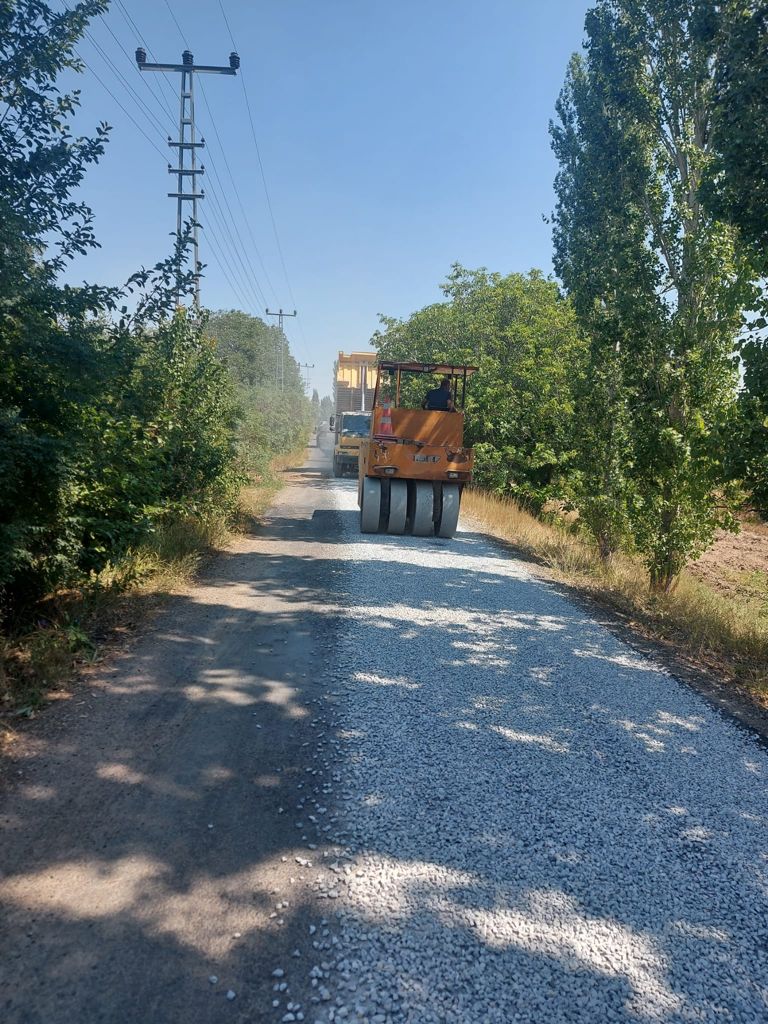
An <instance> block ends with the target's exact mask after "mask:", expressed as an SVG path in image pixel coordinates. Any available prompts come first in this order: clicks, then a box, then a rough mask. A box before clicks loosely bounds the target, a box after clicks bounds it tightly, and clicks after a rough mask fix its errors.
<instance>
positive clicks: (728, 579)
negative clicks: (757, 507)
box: [689, 523, 768, 613]
mask: <svg viewBox="0 0 768 1024" xmlns="http://www.w3.org/2000/svg"><path fill="white" fill-rule="evenodd" d="M689 572H690V573H691V575H692V576H695V577H696V578H697V579H699V580H701V581H702V582H703V583H706V584H707V586H710V587H712V588H713V589H715V590H717V591H719V592H720V593H722V594H727V595H729V596H731V597H741V598H747V599H751V600H755V599H758V600H760V599H762V600H763V601H764V602H765V610H766V612H767V613H768V527H766V525H765V524H763V523H745V524H744V525H743V526H742V529H741V532H740V533H735V534H734V533H726V532H725V531H724V530H721V531H720V532H719V533H718V535H717V538H716V539H715V543H714V544H713V545H712V547H711V548H710V549H709V551H707V552H705V553H704V554H703V555H702V556H701V558H700V559H699V560H698V561H697V562H693V563H692V564H691V565H690V566H689Z"/></svg>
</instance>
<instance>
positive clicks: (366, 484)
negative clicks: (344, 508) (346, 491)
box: [360, 476, 381, 533]
mask: <svg viewBox="0 0 768 1024" xmlns="http://www.w3.org/2000/svg"><path fill="white" fill-rule="evenodd" d="M361 497H362V501H361V503H360V532H361V533H377V532H378V529H379V516H380V515H381V480H374V479H372V478H371V477H369V476H365V477H363V489H362V496H361Z"/></svg>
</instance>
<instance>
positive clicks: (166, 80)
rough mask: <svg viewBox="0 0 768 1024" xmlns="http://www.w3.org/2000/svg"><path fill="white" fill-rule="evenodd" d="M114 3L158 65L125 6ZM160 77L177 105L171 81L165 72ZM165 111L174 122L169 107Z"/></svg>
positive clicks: (121, 3) (120, 0)
mask: <svg viewBox="0 0 768 1024" xmlns="http://www.w3.org/2000/svg"><path fill="white" fill-rule="evenodd" d="M115 2H116V3H117V6H118V7H119V8H120V13H121V14H122V16H123V20H124V21H125V23H126V24H127V25H128V27H129V28H132V29H133V32H134V34H135V36H136V40H137V42H139V43H141V45H142V46H144V47H145V49H146V51H147V53H148V54H149V56H150V57H151V58H152V60H153V61H155V63H159V61H158V60H157V57H155V55H154V53H153V52H152V49H151V47H150V46H149V45H148V44H147V42H146V40H145V38H144V36H143V35H142V33H141V31H140V30H139V26H138V25H137V24H136V22H135V21H134V20H133V18H132V17H131V15H130V12H129V11H127V10H126V9H125V4H124V3H123V0H115ZM160 77H161V81H163V82H164V83H165V84H166V85H167V86H168V88H169V89H170V91H171V96H172V98H173V103H174V105H175V104H176V103H177V101H178V96H177V95H176V90H175V89H174V87H173V83H172V82H171V79H170V78H169V76H168V75H167V74H166V73H165V72H163V73H162V75H161V76H160ZM145 81H146V79H145ZM167 109H168V110H169V111H170V114H171V120H172V121H173V120H175V117H176V115H175V114H174V113H173V110H172V109H171V108H170V107H168V108H167Z"/></svg>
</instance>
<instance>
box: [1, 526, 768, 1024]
mask: <svg viewBox="0 0 768 1024" xmlns="http://www.w3.org/2000/svg"><path fill="white" fill-rule="evenodd" d="M354 516H355V513H354V512H343V513H334V512H331V513H328V514H325V513H323V514H318V513H316V514H315V515H314V517H313V518H310V519H304V520H300V521H298V522H297V520H295V519H291V520H287V519H284V518H283V517H280V516H271V517H270V518H269V519H268V521H267V523H266V524H265V526H264V527H263V528H262V529H261V530H260V532H259V537H260V538H263V539H265V540H269V539H273V540H274V541H275V542H276V545H277V544H279V545H280V552H279V553H278V552H277V551H276V553H274V554H266V555H265V554H264V553H262V552H260V553H258V554H254V553H253V552H252V551H250V550H244V551H235V552H231V553H226V554H224V555H223V556H222V557H221V558H219V559H218V560H217V561H216V563H215V564H214V565H213V566H212V567H211V570H210V572H209V575H208V577H207V578H206V580H205V581H204V587H203V588H202V589H200V590H196V591H193V592H192V593H191V594H189V595H186V596H180V597H177V598H174V599H173V601H172V603H171V604H170V605H169V606H168V608H166V609H165V610H164V611H163V612H162V613H161V614H160V616H159V617H158V619H157V621H156V628H155V629H154V631H153V633H152V635H151V636H147V637H144V638H142V639H140V640H138V641H137V642H136V644H135V645H133V646H132V648H131V649H130V650H129V651H128V652H127V653H126V654H125V655H124V656H123V657H121V658H120V659H118V661H117V662H115V664H114V665H112V666H111V668H110V669H109V671H108V672H107V673H105V674H104V676H103V677H102V678H101V679H100V680H97V681H95V683H94V685H93V687H92V688H91V689H90V690H89V691H85V692H83V693H81V694H79V695H78V696H77V698H76V700H82V701H84V703H83V704H76V703H75V702H71V703H70V706H69V707H68V708H67V709H66V710H65V711H63V712H62V713H61V714H60V715H59V716H58V718H57V721H56V722H55V723H52V724H48V723H47V724H46V726H45V728H44V729H41V730H40V734H39V736H38V737H37V738H35V737H34V736H33V737H32V740H33V742H32V746H31V749H30V756H29V759H28V760H27V761H25V762H22V763H21V764H20V766H19V770H20V771H22V772H23V775H21V776H19V777H18V779H17V781H16V783H15V784H14V786H13V788H12V789H11V791H9V792H8V793H7V794H6V797H5V800H4V809H3V824H4V832H5V841H4V847H3V854H2V871H3V875H2V881H1V882H0V894H2V902H3V910H4V915H3V924H2V926H0V927H2V929H3V945H4V949H5V950H6V954H5V956H4V966H3V968H2V970H3V973H4V975H5V978H4V985H3V990H4V993H5V994H4V995H3V996H2V997H0V1006H4V1009H5V1015H4V1019H5V1020H7V1021H9V1022H16V1021H19V1022H21V1021H35V1022H37V1021H45V1022H46V1024H47V1022H48V1021H56V1022H57V1024H58V1022H59V1021H62V1022H66V1021H69V1020H76V1019H79V1020H87V1021H91V1020H93V1021H102V1020H103V1021H115V1022H118V1021H120V1022H133V1021H136V1022H137V1024H138V1022H139V1021H141V1022H145V1021H177V1020H182V1019H191V1020H194V1021H196V1022H198V1021H200V1022H207V1021H209V1020H210V1021H213V1020H217V1021H218V1020H219V1019H220V1017H221V1014H222V1013H223V1012H226V1013H227V1015H228V1017H227V1019H231V1020H237V1021H253V1020H272V1019H275V1020H279V1019H280V1018H281V1016H282V1013H283V1009H282V1008H281V1009H280V1013H279V1014H278V1012H277V1010H275V1011H274V1016H273V1015H272V1011H271V1009H270V1004H271V999H272V998H273V997H274V993H273V992H272V986H273V984H274V979H273V978H272V977H271V971H272V969H273V968H274V967H276V966H281V967H283V968H285V969H286V970H287V971H288V972H289V974H290V975H291V979H292V984H293V988H292V991H294V992H296V993H297V995H298V993H301V996H300V998H301V1000H302V1002H304V1001H305V1000H306V998H307V995H308V993H309V992H310V989H309V987H308V981H307V972H308V970H309V967H310V966H312V964H313V963H315V962H316V961H318V960H320V959H322V958H323V957H325V956H329V957H330V956H331V955H332V951H330V952H317V951H315V950H314V949H313V947H312V944H311V940H310V938H309V933H308V931H307V924H308V922H309V921H314V922H318V923H319V921H320V918H321V915H322V914H323V913H325V914H326V916H327V917H329V918H331V914H330V913H329V911H328V909H327V908H328V907H331V906H332V907H333V909H334V910H335V909H336V906H342V907H344V909H345V912H346V913H347V914H348V915H349V916H348V922H347V923H348V926H349V928H350V929H351V932H350V934H351V935H352V937H353V939H354V938H355V937H359V942H360V944H361V949H366V950H368V951H370V950H371V949H375V950H376V951H377V953H378V954H379V959H380V963H381V964H382V965H384V966H382V967H381V974H382V977H381V979H380V982H379V988H380V989H381V991H382V992H384V993H385V996H384V997H383V998H384V1000H385V1002H386V1001H387V1000H388V1001H389V1002H390V1003H391V1004H392V1006H393V1007H395V1008H396V1007H397V1006H398V1005H401V1006H403V1005H405V1006H416V1005H421V1006H422V1007H423V1010H422V1012H420V1013H419V1014H415V1011H413V1012H414V1015H413V1016H411V1017H406V1019H410V1020H413V1021H414V1022H415V1021H416V1020H418V1022H419V1024H423V1022H425V1021H427V1020H435V1021H443V1020H450V1019H454V1020H461V1021H467V1022H469V1021H472V1022H473V1024H474V1022H475V1021H476V1020H482V1019H484V1018H483V1014H485V1015H486V1016H487V1017H488V1019H489V1020H494V1021H496V1020H498V1021H502V1020H503V1021H506V1020H507V1019H508V1016H506V1014H507V1012H508V1008H509V1006H510V1005H515V1006H516V1007H517V1008H518V1009H519V1012H520V1014H521V1019H523V1020H531V1021H533V1020H536V1021H538V1020H548V1021H549V1020H560V1019H563V1020H565V1019H571V1018H569V1017H567V1015H565V1016H564V1015H563V1014H564V1013H565V1010H566V1009H567V1010H568V1012H570V1009H571V1008H568V1007H565V1008H563V1007H562V1006H561V1005H560V1004H559V1003H558V1002H557V999H558V993H559V992H561V991H568V992H576V993H577V994H578V998H581V997H582V995H583V999H584V1000H585V1001H584V1004H583V1006H581V1005H578V1000H577V1005H576V1010H577V1016H576V1019H582V1020H593V1019H594V1020H603V1019H606V1020H607V1019H615V1020H626V1021H630V1020H632V1021H636V1020H637V1019H641V1020H642V1019H643V1018H648V1019H655V1020H658V1019H661V1020H669V1021H673V1020H682V1019H707V1014H710V1015H711V1012H713V1008H714V1007H715V1006H716V1005H719V1004H718V1000H719V1001H720V1004H722V1005H723V1006H724V1007H725V1008H726V1009H727V1011H728V1012H731V1013H732V1014H735V1015H736V1016H735V1019H739V1018H738V1013H739V1012H740V1009H739V1008H740V1007H747V1008H749V1012H753V1011H755V1010H756V1009H757V1008H759V1007H760V1006H761V1005H763V1004H762V1003H761V999H762V998H763V997H762V996H761V994H760V992H759V991H758V989H757V988H756V986H755V974H754V969H755V965H756V964H760V963H762V962H763V957H764V951H763V952H761V946H760V943H761V941H762V939H761V935H762V934H763V929H764V914H765V910H766V888H765V879H764V877H762V876H761V875H760V873H759V868H760V857H761V856H762V857H763V858H764V860H763V862H762V868H763V870H764V866H765V858H766V857H768V844H766V841H765V825H766V822H767V821H768V802H767V801H766V795H765V764H764V759H763V758H762V755H761V754H760V752H759V751H757V750H756V749H754V748H753V747H752V746H751V745H750V743H749V742H748V740H747V739H745V738H744V737H741V736H740V735H739V734H737V733H736V732H735V731H734V732H733V737H732V738H733V744H732V749H733V751H734V752H736V756H734V760H733V762H732V764H730V765H729V771H728V774H727V776H724V775H723V771H722V762H718V761H716V760H714V759H711V758H710V750H711V748H712V747H713V745H714V746H716V745H717V744H719V743H720V742H721V737H720V733H721V731H722V728H723V726H722V723H721V722H720V721H719V720H718V719H717V718H716V716H714V715H713V714H712V713H711V712H709V711H708V709H706V708H705V707H704V706H703V705H702V704H701V703H700V702H699V701H698V700H697V699H696V698H695V697H694V696H693V695H691V694H685V693H681V691H679V690H678V689H677V686H676V684H675V683H674V681H673V680H671V679H670V678H669V677H667V676H665V675H664V674H663V673H661V672H660V671H658V670H657V669H656V668H654V667H653V666H652V665H650V664H649V663H647V662H645V661H642V660H640V659H638V658H636V657H635V656H633V655H632V653H631V652H630V651H629V650H628V649H627V648H626V647H624V646H623V645H622V644H620V643H619V642H618V641H617V640H616V639H615V638H613V637H611V636H610V634H608V633H607V632H606V631H605V630H603V629H601V628H600V627H599V626H597V625H596V624H595V623H594V622H592V621H591V620H590V619H589V618H588V616H587V615H586V614H585V613H584V612H583V611H582V610H580V609H579V608H577V607H576V606H574V605H572V604H569V603H568V602H567V601H565V600H564V599H563V598H562V597H561V596H560V595H559V594H558V593H557V590H556V588H553V587H552V586H551V585H548V584H546V583H543V582H542V581H540V580H532V579H531V578H530V577H529V576H528V574H527V572H526V571H525V569H524V567H522V566H519V565H515V564H514V563H511V562H510V561H509V559H507V558H505V557H503V556H502V555H501V554H499V553H494V552H493V550H491V549H489V546H488V544H487V541H486V540H485V539H484V538H483V537H482V536H481V535H477V534H463V535H460V537H459V538H458V543H457V544H456V545H453V546H449V545H448V544H446V543H445V542H442V541H437V540H431V539H430V540H420V539H417V538H381V537H375V538H359V539H355V541H354V543H353V544H350V541H349V537H350V536H354V534H353V533H352V531H351V529H350V525H351V520H352V517H354ZM338 545H341V546H345V547H346V549H347V550H345V551H340V552H338V554H336V553H335V548H336V547H337V546H338ZM443 551H444V552H445V560H444V562H443V563H438V564H435V553H436V552H437V553H442V552H443ZM393 666H397V671H393ZM681 709H682V710H681ZM81 715H82V716H83V717H80V716H81ZM107 723H108V724H109V727H108V728H106V724H107ZM402 750H407V751H408V752H409V755H410V757H409V760H408V761H407V762H400V761H398V757H399V754H398V751H402ZM447 752H450V764H449V765H446V753H447ZM692 765H693V766H695V767H694V768H692V767H691V766H692ZM459 771H461V772H462V777H461V785H460V786H459V785H455V784H454V782H455V774H456V773H457V772H459ZM312 772H317V774H316V775H313V774H312ZM334 773H336V774H337V778H336V779H334ZM638 780H642V783H641V784H639V782H638ZM353 781H354V785H352V783H353ZM324 785H325V786H332V787H333V792H332V793H331V792H328V793H327V795H324V796H323V797H322V799H323V801H324V802H325V804H327V814H326V815H324V816H323V815H316V817H317V818H318V820H317V822H316V823H310V822H309V821H308V820H307V816H306V814H305V813H304V811H303V810H302V809H299V808H297V807H296V804H297V800H300V796H299V794H300V793H301V792H307V791H311V790H312V789H313V788H314V789H316V790H317V794H315V795H316V796H317V795H318V794H320V793H323V786H324ZM300 786H301V789H299V787H300ZM347 790H349V791H350V793H351V794H352V795H351V796H350V797H349V798H348V800H347V802H348V804H349V806H348V807H347V808H346V810H345V808H344V807H343V806H342V804H343V803H344V798H343V797H342V796H341V793H342V791H347ZM280 808H283V811H282V813H281V812H280ZM404 808H407V809H409V811H408V815H405V814H404ZM335 813H338V814H339V816H340V818H339V822H338V823H336V824H331V819H332V818H333V815H334V814H335ZM347 817H348V818H349V821H351V822H352V826H351V828H352V833H351V835H348V836H347V835H342V836H340V837H339V838H340V839H341V841H342V842H346V841H349V842H350V843H351V844H352V845H353V847H354V848H355V849H356V850H357V851H358V857H359V859H360V862H361V864H362V865H363V870H364V874H365V875H366V878H368V879H369V878H371V877H373V876H377V877H380V878H386V879H388V885H389V888H390V902H389V909H384V910H382V909H381V906H382V905H381V904H380V903H379V904H375V903H374V902H372V901H370V900H369V899H368V896H369V895H370V893H369V891H368V890H367V889H366V884H367V882H366V878H363V879H362V880H360V881H359V882H355V881H351V882H350V884H349V886H348V890H347V892H346V896H345V897H344V898H342V899H340V900H339V902H338V904H336V903H333V904H332V903H331V902H330V901H323V900H319V899H317V897H316V895H314V894H312V893H311V892H309V891H308V890H307V889H306V888H305V887H303V886H302V885H300V884H297V885H296V887H295V890H293V891H295V893H297V894H298V896H297V897H294V895H293V893H292V891H291V889H290V886H288V888H287V889H286V886H285V879H284V875H285V870H286V869H285V868H284V867H283V866H282V865H284V864H285V861H283V860H282V858H283V857H286V858H289V859H290V860H293V859H294V858H295V856H296V855H297V852H303V853H304V854H305V855H306V856H313V857H316V858H317V857H320V856H321V855H322V851H323V849H324V848H329V847H330V846H331V838H335V837H336V835H337V832H338V829H340V828H341V829H343V828H345V827H346V822H347ZM298 821H301V828H297V822H298ZM712 821H717V822H719V823H720V824H721V825H722V824H723V822H727V823H730V827H729V828H727V829H722V830H721V831H720V832H715V833H713V832H712V830H711V828H710V827H709V825H710V822H712ZM326 822H328V824H329V825H330V828H329V831H328V832H326V831H324V830H325V829H326ZM303 837H306V838H303ZM309 843H313V844H314V845H316V846H317V847H318V850H317V851H315V852H313V853H307V850H308V844H309ZM736 851H738V856H737V854H736ZM740 858H743V859H740ZM295 873H296V877H297V879H298V876H299V875H300V874H302V873H304V874H307V873H309V872H307V871H303V869H302V868H301V867H300V866H297V867H296V871H295ZM729 876H730V877H735V878H736V879H737V880H738V883H737V885H736V886H735V890H736V891H737V892H740V893H741V894H742V895H741V896H740V897H739V898H737V899H734V888H728V889H722V887H719V886H718V883H717V880H718V879H721V878H723V877H729ZM273 890H276V891H273ZM703 893H705V894H706V899H703V898H702V894H703ZM283 899H286V900H287V901H288V904H289V905H288V906H286V907H281V908H280V910H279V911H276V910H275V909H274V908H275V907H276V905H277V903H278V902H283ZM385 906H386V905H385ZM702 907H706V908H707V910H706V914H704V913H702ZM275 913H277V914H279V917H276V918H271V917H270V916H269V915H270V914H275ZM279 919H282V920H283V922H284V923H283V924H282V925H278V924H277V921H278V920H279ZM761 922H762V923H761ZM423 942H433V943H434V944H435V955H434V957H433V961H432V962H433V970H431V971H428V972H427V973H426V974H424V973H423V967H419V966H417V961H413V966H409V960H408V956H407V954H408V953H409V951H412V950H413V949H414V948H416V947H418V946H419V944H420V943H423ZM294 949H298V951H299V952H300V954H301V956H300V957H299V958H292V953H293V950H294ZM611 956H613V957H614V959H613V960H611ZM418 963H421V961H418ZM291 965H293V970H291ZM387 965H390V966H387ZM30 969H31V970H32V975H33V979H34V983H33V984H30V983H29V974H30ZM210 975H216V976H217V977H218V978H219V979H220V981H219V982H218V983H217V984H216V985H211V984H209V982H208V980H207V979H208V977H209V976H210ZM294 979H295V980H294ZM574 979H575V980H574ZM230 986H231V987H232V988H233V989H234V990H236V992H237V993H238V995H237V999H236V1000H235V1001H234V1003H233V1004H232V1005H231V1006H228V1005H227V1006H226V1011H225V1005H226V1004H225V999H224V995H223V992H224V990H225V988H226V987H230ZM465 997H466V998H467V999H468V1000H469V1001H468V1002H466V1004H465V1002H463V1000H464V999H465ZM470 997H471V998H470ZM350 999H353V997H352V996H351V995H350ZM420 1000H421V1003H420V1002H419V1001H420ZM283 1002H285V1000H284V999H283ZM409 1012H410V1011H409ZM745 1012H746V1011H745ZM451 1014H453V1016H451ZM686 1015H687V1016H686ZM697 1015H698V1017H697ZM307 1019H312V1018H311V1017H310V1016H309V1014H307ZM744 1019H749V1018H748V1017H744Z"/></svg>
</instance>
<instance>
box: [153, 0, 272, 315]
mask: <svg viewBox="0 0 768 1024" xmlns="http://www.w3.org/2000/svg"><path fill="white" fill-rule="evenodd" d="M164 2H165V6H166V9H167V10H168V13H169V14H170V16H171V18H172V19H173V23H174V25H175V26H176V29H177V31H178V33H179V36H180V37H181V40H182V42H183V43H184V45H185V46H189V44H188V42H187V38H186V36H185V35H184V30H183V29H182V27H181V25H180V24H179V21H178V19H177V17H176V15H175V14H174V12H173V8H172V7H171V5H170V3H169V0H164ZM241 74H242V69H241ZM200 94H201V95H202V98H203V103H204V104H205V109H206V111H207V113H208V117H209V119H210V126H211V128H212V129H213V133H214V137H215V139H216V142H217V144H218V147H219V151H220V153H221V157H222V160H223V162H224V166H225V168H226V171H227V174H228V176H229V180H230V182H231V185H232V191H233V192H234V194H235V198H236V199H237V203H238V206H239V207H240V211H241V213H242V219H243V221H244V223H245V226H246V230H247V232H248V234H249V236H250V239H251V244H252V246H253V249H254V252H255V253H256V257H257V259H258V261H259V264H260V265H261V268H262V270H263V272H264V278H265V280H266V282H267V285H268V287H269V288H270V290H271V291H272V293H273V295H274V296H275V298H276V297H277V295H276V293H275V289H274V286H273V284H272V281H271V279H270V277H269V273H268V271H267V268H266V266H265V264H264V260H263V259H262V256H261V252H260V251H259V247H258V245H257V244H256V239H255V237H254V234H253V230H252V228H251V224H250V221H249V219H248V214H247V213H246V210H245V206H244V204H243V201H242V198H241V196H240V191H239V189H238V187H237V183H236V181H235V177H234V175H233V173H232V168H231V166H230V163H229V159H228V157H227V152H226V149H225V148H224V144H223V143H222V141H221V136H220V135H219V129H218V126H217V124H216V119H215V118H214V116H213V113H212V111H211V107H210V104H209V103H208V96H207V95H206V91H205V87H204V85H203V83H202V81H201V82H200ZM214 174H215V176H216V179H217V181H218V183H219V191H220V194H221V197H222V199H223V200H224V203H225V205H226V208H227V211H228V213H229V219H230V221H231V223H232V227H233V228H234V232H235V235H236V236H237V239H238V243H239V247H237V248H236V253H237V262H239V263H240V265H241V266H243V273H244V275H245V277H246V278H247V277H248V275H249V274H250V277H251V278H252V279H253V282H254V285H255V289H256V291H258V293H259V294H260V295H261V296H262V302H261V305H262V306H263V307H266V298H264V291H263V289H262V288H261V285H260V284H259V279H258V275H257V274H256V271H255V270H254V267H253V263H252V262H251V258H250V255H249V251H248V247H247V246H246V245H245V243H244V241H243V237H242V235H241V233H240V226H239V223H238V220H237V218H236V217H235V216H234V214H233V213H232V207H231V206H230V203H229V199H228V197H227V192H226V190H225V188H224V186H223V184H222V182H221V179H220V177H219V175H218V172H217V171H216V170H215V168H214ZM244 261H245V263H247V264H248V270H246V269H245V266H244Z"/></svg>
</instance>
